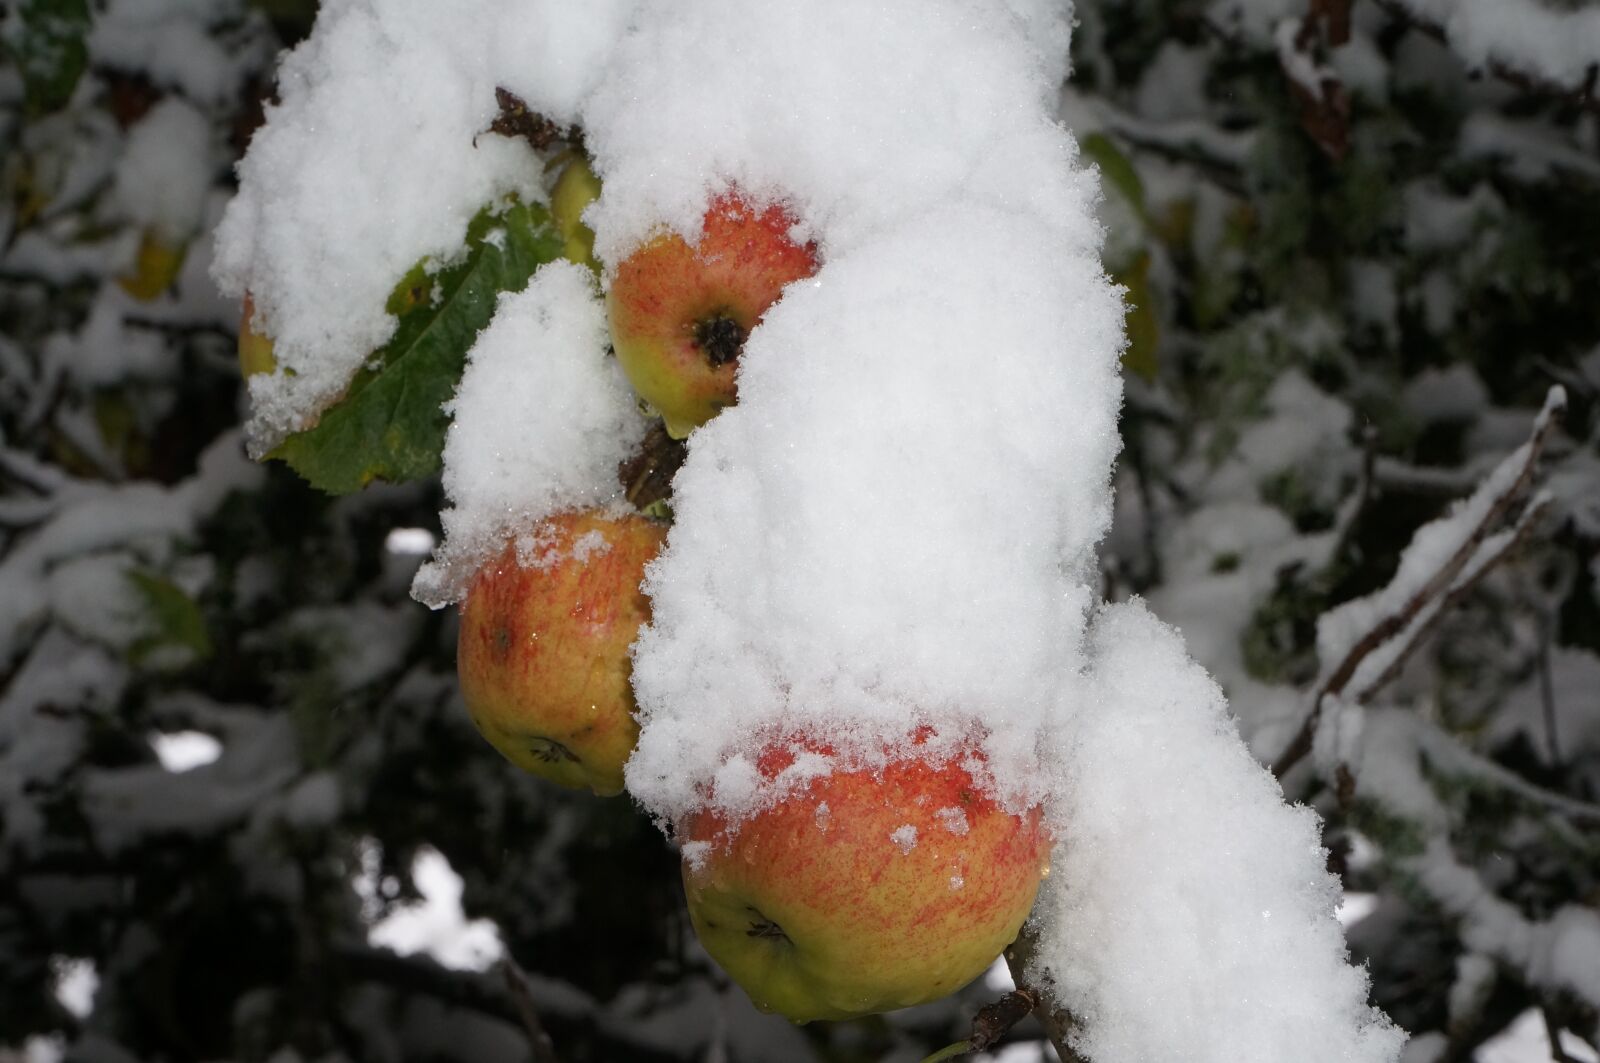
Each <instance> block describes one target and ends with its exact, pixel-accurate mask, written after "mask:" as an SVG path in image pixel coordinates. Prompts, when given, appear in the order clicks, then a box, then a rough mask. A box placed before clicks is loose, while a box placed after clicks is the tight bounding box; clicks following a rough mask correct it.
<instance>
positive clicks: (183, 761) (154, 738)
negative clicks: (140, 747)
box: [149, 731, 222, 774]
mask: <svg viewBox="0 0 1600 1063" xmlns="http://www.w3.org/2000/svg"><path fill="white" fill-rule="evenodd" d="M149 742H150V748H151V749H153V750H154V751H155V754H156V759H157V760H159V761H161V766H162V767H163V768H165V769H167V770H168V771H170V772H172V773H173V774H181V773H183V772H186V771H193V770H194V769H196V768H203V767H205V766H206V765H207V764H212V763H215V762H216V760H217V758H218V757H220V756H222V743H221V742H219V741H217V740H216V738H215V737H214V736H212V735H208V734H206V733H205V732H204V731H173V732H170V733H163V732H160V731H157V732H153V733H152V734H151V735H150V736H149Z"/></svg>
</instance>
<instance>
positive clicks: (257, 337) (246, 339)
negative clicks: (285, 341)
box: [239, 292, 278, 377]
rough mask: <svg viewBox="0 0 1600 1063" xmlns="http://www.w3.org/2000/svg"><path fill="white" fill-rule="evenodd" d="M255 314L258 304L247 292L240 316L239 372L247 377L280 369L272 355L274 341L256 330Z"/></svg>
mask: <svg viewBox="0 0 1600 1063" xmlns="http://www.w3.org/2000/svg"><path fill="white" fill-rule="evenodd" d="M255 314H256V304H255V302H254V300H252V299H251V298H250V293H249V292H246V293H245V296H244V308H243V310H242V311H241V312H240V315H239V372H241V373H243V374H244V375H245V376H247V377H248V376H252V375H254V374H256V373H271V372H273V371H274V370H276V369H277V368H278V360H277V358H275V357H274V356H273V354H272V340H270V339H268V338H267V337H266V336H264V335H262V334H261V333H259V332H257V331H256V330H255V325H254V323H253V321H252V319H253V318H254V317H255Z"/></svg>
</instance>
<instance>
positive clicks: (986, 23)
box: [584, 0, 1099, 264]
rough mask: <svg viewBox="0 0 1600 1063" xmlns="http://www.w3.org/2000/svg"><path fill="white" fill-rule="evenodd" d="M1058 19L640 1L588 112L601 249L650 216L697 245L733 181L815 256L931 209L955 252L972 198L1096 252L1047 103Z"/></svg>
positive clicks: (1019, 10)
mask: <svg viewBox="0 0 1600 1063" xmlns="http://www.w3.org/2000/svg"><path fill="white" fill-rule="evenodd" d="M1067 11H1068V8H1067V6H1066V5H1064V4H1046V3H1043V2H1039V0H1032V2H1028V3H1023V2H1021V0H1017V2H1016V3H1014V4H1007V3H1003V2H999V0H878V2H875V3H860V2H858V0H817V2H814V3H807V4H803V5H791V4H777V3H750V2H748V0H704V2H699V3H694V4H670V3H661V4H650V5H644V6H642V7H641V9H640V11H639V12H638V17H637V21H636V23H635V25H634V28H633V31H632V32H631V33H630V34H629V35H628V36H627V38H626V39H625V40H624V41H623V43H622V44H621V45H620V47H619V48H618V50H617V54H616V58H615V63H614V67H613V70H612V74H611V76H610V77H608V78H607V79H606V80H605V81H604V82H603V84H602V85H601V87H600V88H599V90H598V91H597V93H596V94H595V97H594V99H593V100H592V101H591V102H590V103H589V105H588V106H587V108H586V110H585V114H584V119H585V130H586V134H587V145H588V148H589V150H590V151H591V152H593V153H594V155H595V158H596V161H597V162H598V165H599V171H600V174H601V176H602V177H603V178H604V180H605V183H606V193H605V195H604V196H603V197H602V199H601V201H600V202H599V204H597V205H596V207H595V208H593V209H592V211H591V216H592V218H591V220H592V221H593V222H594V224H595V231H596V245H595V246H596V250H597V252H598V253H599V255H600V257H601V258H602V259H603V260H604V261H606V262H607V263H611V264H614V263H616V262H617V261H618V260H619V259H620V258H621V257H622V256H623V255H625V254H626V253H627V251H628V250H630V249H631V248H632V247H633V246H635V245H636V244H638V243H639V242H641V241H642V240H644V239H645V238H646V237H647V236H648V235H649V234H650V233H651V232H652V231H653V230H655V229H657V228H659V227H661V226H668V227H670V228H672V229H675V230H677V231H678V232H680V233H683V234H684V235H685V236H688V237H693V236H694V235H696V234H697V233H698V232H699V229H700V223H701V217H702V215H703V214H704V212H705V207H706V202H707V199H708V198H709V196H710V195H711V194H712V193H713V192H715V191H719V190H722V189H724V188H727V187H730V186H731V187H736V188H738V189H740V190H741V191H742V192H743V193H744V194H745V195H747V196H749V197H751V198H754V199H758V200H763V201H766V200H782V201H784V202H786V203H788V204H790V205H791V206H792V207H793V208H795V213H796V214H797V215H798V216H799V217H800V218H801V219H802V224H803V226H804V227H805V228H806V229H807V230H808V235H813V236H819V237H820V238H821V243H822V250H823V254H824V257H825V258H826V257H832V256H837V255H838V254H840V253H841V252H843V251H846V250H848V249H849V248H851V247H853V246H855V245H856V244H857V243H859V242H860V241H861V240H863V239H864V238H866V237H867V236H868V235H870V234H871V233H873V232H877V231H882V230H883V229H884V228H886V227H893V226H896V225H899V224H903V223H905V222H907V221H910V220H912V219H921V218H927V217H929V216H930V215H933V214H945V215H946V216H947V217H948V218H949V221H950V224H951V226H952V228H951V229H950V239H951V241H952V244H959V243H960V242H962V241H963V240H964V239H965V237H966V234H968V233H969V232H971V231H972V230H973V228H974V227H975V226H974V224H973V223H972V222H971V221H969V220H967V219H965V218H964V217H962V214H964V212H965V211H966V210H967V209H969V208H977V207H983V206H988V207H992V208H998V209H1003V210H1006V211H1009V212H1014V213H1016V214H1019V215H1022V216H1025V217H1029V218H1032V219H1036V220H1037V221H1038V222H1040V223H1044V224H1049V225H1052V226H1054V227H1056V228H1058V229H1060V230H1062V232H1061V234H1060V235H1059V236H1058V239H1059V240H1062V241H1063V242H1065V243H1067V244H1069V245H1071V246H1075V247H1079V248H1085V249H1087V248H1090V247H1097V246H1098V243H1099V232H1098V226H1097V225H1096V224H1095V223H1094V222H1093V221H1092V220H1091V219H1092V214H1091V213H1090V211H1089V210H1087V209H1086V204H1087V203H1088V202H1089V200H1090V198H1091V197H1092V196H1093V195H1094V191H1093V184H1092V182H1091V181H1090V180H1089V179H1087V178H1086V177H1085V175H1084V173H1083V172H1082V171H1081V170H1078V169H1077V168H1075V167H1074V166H1073V157H1074V154H1075V148H1074V146H1073V142H1072V140H1071V138H1070V137H1067V136H1064V135H1062V133H1061V131H1060V130H1059V128H1058V127H1057V125H1056V123H1055V121H1054V117H1053V114H1052V113H1051V111H1050V109H1049V107H1048V105H1047V100H1048V101H1053V99H1054V95H1055V91H1056V87H1057V83H1058V81H1059V77H1060V73H1061V69H1062V68H1061V65H1060V64H1061V55H1062V54H1064V52H1057V49H1060V48H1062V46H1063V45H1064V44H1065V41H1066V36H1067V34H1066V26H1067V24H1068V23H1067ZM757 42H759V45H757ZM1047 49H1048V50H1049V54H1048V56H1047V53H1046V50H1047ZM696 57H698V58H696ZM641 100H648V101H650V102H649V105H648V106H641V105H640V102H639V101H641ZM952 210H954V216H951V212H952Z"/></svg>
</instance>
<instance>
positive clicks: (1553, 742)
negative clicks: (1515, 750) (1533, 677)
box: [1537, 616, 1561, 771]
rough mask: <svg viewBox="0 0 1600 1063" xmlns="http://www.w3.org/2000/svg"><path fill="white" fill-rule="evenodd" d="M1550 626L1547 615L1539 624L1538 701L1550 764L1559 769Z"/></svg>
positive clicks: (1558, 739) (1559, 754)
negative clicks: (1541, 709) (1540, 707)
mask: <svg viewBox="0 0 1600 1063" xmlns="http://www.w3.org/2000/svg"><path fill="white" fill-rule="evenodd" d="M1551 626H1552V624H1551V621H1550V618H1549V617H1548V616H1546V617H1544V618H1543V620H1542V622H1541V623H1540V625H1539V627H1540V631H1539V659H1538V665H1537V667H1538V670H1539V702H1540V705H1541V706H1542V708H1543V710H1544V740H1545V743H1546V745H1548V747H1549V750H1550V766H1551V767H1552V768H1554V769H1555V770H1556V771H1560V770H1561V739H1560V735H1559V732H1558V731H1557V729H1556V691H1555V684H1554V682H1552V680H1551V676H1550V642H1551V640H1552V637H1553V636H1552V633H1551V630H1550V628H1551Z"/></svg>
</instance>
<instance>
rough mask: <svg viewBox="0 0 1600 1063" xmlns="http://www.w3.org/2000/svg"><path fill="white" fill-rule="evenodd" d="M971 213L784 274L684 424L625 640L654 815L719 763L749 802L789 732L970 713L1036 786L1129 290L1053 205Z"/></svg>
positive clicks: (847, 735)
mask: <svg viewBox="0 0 1600 1063" xmlns="http://www.w3.org/2000/svg"><path fill="white" fill-rule="evenodd" d="M958 216H959V220H958V217H956V216H951V215H950V214H947V213H944V212H938V213H935V214H933V215H931V216H930V217H928V218H926V219H925V220H923V221H921V222H919V223H916V224H911V225H907V226H906V227H905V228H904V229H903V230H902V231H901V232H899V233H896V234H895V235H894V236H892V237H889V238H886V239H882V240H880V241H877V242H875V243H873V244H870V245H868V246H863V247H861V248H859V249H858V250H856V251H855V252H854V253H849V254H844V255H841V256H839V257H836V258H834V259H832V260H830V261H829V262H828V263H827V264H826V265H825V266H824V267H823V269H822V270H821V271H820V272H819V273H818V274H817V276H816V277H815V278H814V280H812V281H810V282H802V283H800V284H797V285H794V286H791V288H790V290H789V292H788V293H787V294H786V295H785V297H784V299H783V301H782V302H781V303H779V304H778V305H777V306H776V307H775V308H774V309H773V310H771V311H769V313H768V315H767V318H766V320H765V322H764V323H763V324H762V326H761V327H760V328H758V329H757V330H755V332H753V333H752V334H751V337H750V340H749V343H748V345H747V346H746V348H745V353H744V356H743V357H744V362H743V368H742V370H741V373H742V376H741V378H740V400H739V404H738V405H737V406H734V407H732V408H730V409H728V410H725V411H723V412H722V413H721V414H720V415H719V416H718V417H717V418H716V419H715V420H713V421H712V422H710V423H709V424H708V425H706V426H705V427H704V428H702V429H700V430H699V431H698V432H697V433H696V434H695V435H694V436H693V437H691V442H690V453H689V460H688V462H687V463H686V464H685V465H684V467H683V469H682V470H681V471H680V472H679V474H678V477H677V479H676V481H675V483H674V488H673V489H674V510H675V513H676V521H675V523H674V526H673V529H672V532H671V535H670V537H669V539H668V545H667V548H666V551H665V553H664V554H663V556H662V557H661V558H660V559H659V560H658V561H657V563H656V564H655V565H654V566H653V568H652V569H651V570H650V575H649V579H648V583H647V590H648V592H649V594H650V595H651V598H652V602H653V608H654V616H655V620H654V623H653V624H652V625H651V626H650V627H649V628H648V629H646V631H645V632H644V634H643V635H642V636H641V638H640V641H639V643H638V645H637V647H636V653H635V663H634V688H635V691H636V693H637V694H638V698H639V705H640V709H641V719H642V724H643V734H642V735H641V737H640V742H639V747H638V750H637V752H636V753H635V754H634V757H633V760H632V761H631V762H630V763H629V766H628V787H629V790H630V791H631V792H632V793H633V794H634V795H635V796H636V797H638V798H639V799H640V800H641V801H643V802H644V803H645V804H646V806H648V807H650V808H651V809H652V810H654V811H656V812H657V813H658V814H661V815H663V816H665V817H666V818H669V819H671V818H676V817H678V816H681V815H683V814H685V813H686V812H688V811H689V810H690V809H691V808H693V807H695V806H696V805H698V804H700V803H703V802H704V801H705V799H706V793H705V789H706V787H705V784H706V783H707V782H708V781H711V780H713V779H717V785H716V789H715V794H714V799H715V800H716V802H717V803H718V804H719V805H720V806H721V807H722V808H723V809H724V811H726V812H728V813H730V814H734V815H738V814H740V813H743V812H747V811H750V810H751V808H753V806H754V805H755V804H759V803H760V802H761V801H762V800H764V799H766V798H767V797H769V796H770V794H767V793H765V792H763V791H762V790H761V789H760V788H759V787H758V788H756V789H754V790H752V789H750V788H749V787H746V786H743V785H733V780H734V778H738V777H744V776H747V775H749V773H750V771H751V766H752V765H753V763H754V761H755V760H756V758H757V755H758V754H759V751H760V746H761V745H762V743H764V742H767V741H771V740H773V739H774V738H775V737H776V736H778V735H779V734H782V733H785V732H800V733H804V734H806V735H808V736H810V737H812V738H813V739H821V740H824V741H828V742H831V743H832V744H834V745H835V746H836V747H839V748H841V749H844V748H850V747H854V749H855V751H856V752H857V753H861V754H863V755H870V754H871V753H872V752H874V751H875V750H876V749H877V748H878V747H879V745H880V743H881V742H882V741H883V740H885V739H888V740H890V741H893V740H894V739H896V738H899V737H909V735H910V733H911V731H912V730H913V728H916V727H919V726H930V727H934V728H936V729H938V730H939V731H940V732H941V734H944V735H945V736H947V737H952V738H954V737H957V736H961V735H965V734H970V733H972V732H975V731H977V730H978V729H979V728H978V725H979V721H982V729H983V730H984V731H986V732H987V740H986V741H985V742H984V750H985V753H986V754H987V757H988V761H989V764H990V765H991V767H992V768H993V769H994V773H995V775H996V776H997V777H998V778H1000V779H1002V780H1005V781H1006V783H1007V785H1012V784H1014V785H1015V786H1016V787H1017V788H1018V789H1017V792H1015V793H1013V794H1011V795H1009V796H1012V797H1015V798H1016V799H1018V800H1032V801H1037V800H1038V798H1039V797H1041V796H1042V794H1040V793H1038V792H1036V791H1032V790H1031V787H1032V786H1034V785H1036V783H1037V780H1038V775H1037V772H1036V771H1034V770H1033V769H1032V765H1033V744H1034V734H1035V731H1036V730H1037V729H1038V728H1039V727H1040V726H1041V725H1043V724H1044V723H1045V722H1046V721H1047V720H1048V718H1049V715H1050V711H1049V710H1050V707H1051V706H1052V705H1053V703H1054V701H1053V691H1054V690H1055V688H1056V686H1057V685H1058V684H1059V681H1060V677H1061V676H1062V675H1063V674H1064V673H1065V672H1070V671H1071V670H1072V669H1074V668H1075V667H1077V666H1078V665H1079V663H1080V658H1079V650H1078V638H1077V633H1078V632H1080V631H1081V630H1082V627H1083V614H1084V611H1085V609H1086V608H1087V607H1088V605H1089V603H1090V600H1091V591H1090V589H1089V586H1088V581H1089V579H1090V573H1091V566H1092V553H1091V548H1092V545H1093V543H1094V542H1095V540H1096V539H1098V538H1099V536H1100V534H1101V532H1102V531H1103V529H1104V526H1105V523H1106V520H1107V518H1108V516H1109V513H1108V509H1107V506H1108V502H1109V496H1108V493H1107V490H1106V477H1107V473H1108V471H1109V467H1110V462H1111V458H1112V455H1113V454H1114V452H1115V448H1116V445H1117V441H1116V425H1115V420H1114V418H1115V412H1116V402H1117V398H1116V396H1117V386H1118V378H1117V375H1116V360H1115V355H1116V351H1117V348H1118V345H1119V340H1120V325H1121V313H1120V307H1119V305H1118V303H1117V300H1116V296H1115V294H1114V293H1113V292H1112V291H1111V289H1110V288H1109V286H1108V285H1106V283H1105V281H1104V280H1103V278H1102V276H1101V274H1100V270H1099V266H1098V264H1097V263H1096V262H1094V261H1093V260H1092V259H1090V258H1088V257H1087V256H1085V255H1078V254H1075V253H1073V252H1072V250H1071V249H1070V247H1063V246H1062V245H1063V244H1064V243H1066V241H1065V240H1064V239H1063V238H1062V234H1061V232H1060V231H1059V230H1054V229H1051V228H1050V227H1048V226H1046V225H1043V224H1041V223H1040V222H1038V221H1036V220H1035V221H1030V220H1029V219H1027V218H1025V217H1014V216H1010V215H1007V214H1002V213H999V212H992V211H988V210H984V209H981V208H977V207H973V206H970V205H969V206H967V207H966V208H965V209H964V210H963V211H961V212H958ZM959 226H970V228H964V229H962V232H963V236H962V238H961V248H960V253H959V254H952V253H951V245H950V239H951V237H950V234H951V232H952V231H955V230H956V228H957V227H959ZM912 264H915V265H912ZM974 425H982V426H983V428H982V430H980V431H968V430H967V429H968V428H969V427H970V426H974Z"/></svg>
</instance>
